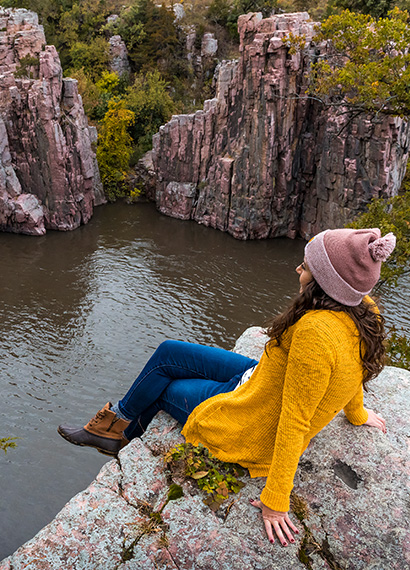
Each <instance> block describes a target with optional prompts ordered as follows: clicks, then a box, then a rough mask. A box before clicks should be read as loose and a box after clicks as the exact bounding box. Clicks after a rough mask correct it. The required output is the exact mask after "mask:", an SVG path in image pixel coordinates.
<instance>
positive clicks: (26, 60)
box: [14, 55, 40, 79]
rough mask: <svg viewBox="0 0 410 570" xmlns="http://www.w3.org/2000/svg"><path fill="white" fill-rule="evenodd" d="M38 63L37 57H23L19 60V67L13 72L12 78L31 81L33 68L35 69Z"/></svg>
mask: <svg viewBox="0 0 410 570" xmlns="http://www.w3.org/2000/svg"><path fill="white" fill-rule="evenodd" d="M39 63H40V61H39V59H38V57H33V56H31V55H25V56H24V57H22V58H21V59H20V65H19V67H18V68H17V69H16V71H15V72H14V77H17V78H22V77H27V78H28V79H33V77H34V71H33V68H37V67H38V66H39Z"/></svg>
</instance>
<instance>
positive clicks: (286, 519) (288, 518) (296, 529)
mask: <svg viewBox="0 0 410 570" xmlns="http://www.w3.org/2000/svg"><path fill="white" fill-rule="evenodd" d="M285 521H286V523H287V524H288V525H289V526H290V528H291V529H292V530H293V532H296V534H299V529H298V528H297V527H296V526H295V525H294V524H293V522H292V521H291V520H290V517H289V515H288V514H287V513H286V516H285Z"/></svg>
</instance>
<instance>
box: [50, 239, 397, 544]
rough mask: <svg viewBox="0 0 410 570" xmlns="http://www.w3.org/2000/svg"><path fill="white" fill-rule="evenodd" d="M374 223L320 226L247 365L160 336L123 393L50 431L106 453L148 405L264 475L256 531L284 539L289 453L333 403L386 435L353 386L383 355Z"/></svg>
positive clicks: (321, 422)
mask: <svg viewBox="0 0 410 570" xmlns="http://www.w3.org/2000/svg"><path fill="white" fill-rule="evenodd" d="M395 241H396V240H395V237H394V235H393V234H387V235H386V236H385V237H381V234H380V230H379V229H368V230H367V229H364V230H352V229H340V230H326V231H324V232H321V233H320V234H318V235H317V236H315V237H314V238H313V239H312V240H311V241H310V242H309V243H308V244H307V245H306V247H305V259H304V261H303V263H302V264H301V265H299V267H297V269H296V271H297V273H298V274H299V281H300V291H299V295H298V296H297V297H296V299H295V300H294V301H293V303H292V305H291V306H290V308H289V309H288V310H287V311H285V312H284V313H283V314H282V315H279V316H278V317H276V318H275V319H274V320H273V321H272V323H271V324H270V326H269V328H268V329H267V333H268V335H269V337H270V340H269V341H268V342H267V344H266V348H265V351H264V354H263V356H262V358H261V360H260V362H259V363H258V362H257V361H255V360H252V359H250V358H247V357H245V356H242V355H240V354H235V353H233V352H230V351H226V350H222V349H219V348H211V347H207V346H200V345H195V344H190V343H185V342H178V341H165V342H164V343H162V344H161V345H160V346H159V348H158V349H157V350H156V351H155V353H154V354H153V356H152V357H151V358H150V360H149V361H148V363H147V364H146V366H145V367H144V369H143V370H142V372H141V373H140V375H139V376H138V378H137V379H136V380H135V382H134V384H133V385H132V386H131V388H130V389H129V391H128V392H127V394H126V395H125V397H124V398H123V399H122V400H120V401H119V402H117V403H116V404H115V405H113V406H112V405H111V404H110V403H108V404H106V406H105V407H104V408H103V409H102V410H100V411H99V412H98V413H97V414H96V416H95V417H94V418H92V420H90V422H89V423H88V424H87V425H85V426H84V427H83V428H72V427H67V426H60V427H59V428H58V431H59V433H60V434H61V435H62V436H63V437H64V438H65V439H67V440H68V441H69V442H71V443H74V444H76V445H86V446H91V447H95V448H96V449H98V450H99V451H101V452H103V453H107V454H108V455H113V456H115V455H116V454H117V453H118V451H119V450H120V449H121V447H123V446H124V445H126V444H127V443H128V442H129V440H131V439H133V438H134V437H139V436H141V435H142V434H143V433H144V431H145V429H146V428H147V426H148V424H149V423H150V421H151V420H152V418H153V417H154V416H155V414H156V413H157V412H158V411H159V410H165V411H166V412H168V413H169V414H171V416H173V417H174V418H175V419H177V420H178V421H179V422H181V424H183V425H184V427H183V430H182V434H183V435H184V436H185V439H186V440H187V441H188V442H191V443H193V444H195V445H197V444H198V443H200V442H201V443H202V444H203V445H205V446H206V447H207V448H208V449H209V450H210V451H211V453H213V454H214V455H215V456H216V457H217V458H219V459H221V460H223V461H227V462H231V463H238V464H240V465H242V466H243V467H246V468H247V469H248V470H249V473H250V475H251V477H267V480H266V485H265V487H264V489H263V491H262V493H261V496H260V501H259V500H258V501H253V502H252V504H253V505H254V506H256V507H259V508H261V509H262V515H263V520H264V525H265V529H266V533H267V535H268V538H269V540H270V541H271V542H274V534H276V535H277V537H278V538H279V540H280V541H281V543H282V544H283V545H284V546H286V545H287V541H288V540H289V541H290V542H294V538H293V534H292V533H293V532H296V533H297V532H298V530H297V529H296V527H295V526H294V524H293V523H292V521H291V520H290V518H289V516H288V510H289V497H290V492H291V489H292V486H293V479H294V476H295V472H296V468H297V465H298V462H299V458H300V456H301V455H302V453H303V452H304V450H305V449H306V447H307V446H308V444H309V441H310V440H311V439H312V437H314V436H315V435H316V434H317V433H318V432H319V431H320V430H321V429H322V428H323V427H325V426H326V425H327V424H328V423H329V422H330V421H331V420H332V419H333V418H334V417H335V416H336V415H337V414H338V413H339V412H340V411H341V410H342V409H343V410H344V413H345V414H346V416H347V418H348V420H349V421H350V422H351V423H352V424H355V425H363V424H366V425H369V426H374V427H376V428H379V429H380V430H382V431H383V432H385V431H386V427H385V421H384V419H383V418H382V417H381V416H378V415H377V414H376V413H375V412H373V411H372V410H367V409H366V408H364V406H363V387H364V386H365V385H366V384H367V382H368V381H369V380H371V379H372V378H374V377H375V376H377V375H378V374H379V372H380V371H381V370H382V368H383V361H384V346H383V340H384V328H383V323H384V320H383V318H382V317H381V316H380V315H379V313H378V310H377V308H376V305H375V304H374V303H373V301H372V300H371V299H370V298H369V297H367V294H368V293H370V291H371V290H372V288H373V287H374V286H375V284H376V283H377V281H378V279H379V276H380V267H381V262H382V261H384V260H385V259H386V258H387V257H388V256H389V255H390V253H391V252H392V251H393V249H394V246H395Z"/></svg>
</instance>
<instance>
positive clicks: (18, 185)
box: [0, 8, 105, 235]
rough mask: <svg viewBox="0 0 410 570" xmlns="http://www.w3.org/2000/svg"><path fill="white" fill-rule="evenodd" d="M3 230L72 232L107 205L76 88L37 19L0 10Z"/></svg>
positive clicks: (29, 14)
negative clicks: (63, 72) (96, 207)
mask: <svg viewBox="0 0 410 570" xmlns="http://www.w3.org/2000/svg"><path fill="white" fill-rule="evenodd" d="M0 30H1V31H0V230H3V231H11V232H18V233H26V234H32V235H41V234H44V233H45V231H46V229H54V230H72V229H74V228H77V227H78V226H79V225H80V224H83V223H87V222H88V221H89V219H90V218H91V216H92V213H93V207H94V206H96V205H99V204H102V203H104V202H105V199H104V195H103V191H102V185H101V181H100V178H99V172H98V166H97V162H96V158H95V152H94V150H93V148H92V141H93V137H94V139H95V132H94V131H92V132H90V130H89V127H88V123H87V118H86V116H85V114H84V109H83V105H82V101H81V97H80V96H79V94H78V90H77V82H76V81H75V80H73V79H63V76H62V75H63V74H62V69H61V64H60V59H59V57H58V54H57V52H56V49H55V47H54V46H48V45H46V40H45V37H44V32H43V28H42V26H40V25H39V24H38V18H37V15H36V14H34V13H33V12H29V11H27V10H23V9H19V10H11V9H7V10H6V9H4V8H0Z"/></svg>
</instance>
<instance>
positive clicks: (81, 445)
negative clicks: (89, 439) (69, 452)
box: [57, 427, 118, 457]
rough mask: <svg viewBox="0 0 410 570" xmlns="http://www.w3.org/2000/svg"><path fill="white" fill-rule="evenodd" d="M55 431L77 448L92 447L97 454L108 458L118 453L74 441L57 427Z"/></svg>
mask: <svg viewBox="0 0 410 570" xmlns="http://www.w3.org/2000/svg"><path fill="white" fill-rule="evenodd" d="M57 431H58V433H59V434H60V435H61V437H63V438H64V439H65V440H66V441H68V442H69V443H72V444H73V445H78V446H79V447H92V448H93V449H96V450H97V451H98V452H99V453H102V454H103V455H109V456H110V457H117V455H118V451H107V450H106V449H102V448H101V447H98V446H97V445H92V444H91V443H79V442H78V441H74V439H71V437H70V436H69V435H67V434H66V433H63V432H62V431H60V428H59V427H58V428H57Z"/></svg>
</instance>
